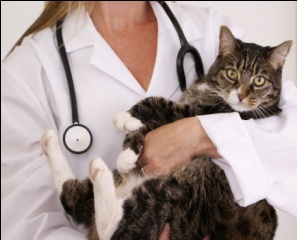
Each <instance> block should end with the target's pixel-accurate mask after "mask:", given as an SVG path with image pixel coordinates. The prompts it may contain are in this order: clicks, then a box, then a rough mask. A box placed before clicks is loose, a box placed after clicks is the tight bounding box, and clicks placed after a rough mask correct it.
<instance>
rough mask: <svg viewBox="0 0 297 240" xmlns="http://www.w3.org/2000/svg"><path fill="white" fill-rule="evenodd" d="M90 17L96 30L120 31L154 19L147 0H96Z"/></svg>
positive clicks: (131, 28) (128, 29)
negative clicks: (114, 0)
mask: <svg viewBox="0 0 297 240" xmlns="http://www.w3.org/2000/svg"><path fill="white" fill-rule="evenodd" d="M91 18H92V20H93V22H94V25H95V26H96V28H97V30H98V31H99V32H100V30H102V29H104V31H108V32H113V33H121V32H127V31H130V30H133V29H134V28H135V27H138V26H141V25H143V24H147V23H149V22H151V21H154V20H155V16H154V12H153V10H152V8H151V5H150V3H149V2H147V1H116V2H113V1H102V2H101V1H96V2H95V4H94V8H93V10H92V12H91Z"/></svg>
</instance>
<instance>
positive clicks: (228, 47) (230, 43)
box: [219, 26, 239, 55]
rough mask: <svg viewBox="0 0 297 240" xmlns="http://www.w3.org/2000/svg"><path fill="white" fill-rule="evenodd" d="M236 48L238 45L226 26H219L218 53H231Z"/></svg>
mask: <svg viewBox="0 0 297 240" xmlns="http://www.w3.org/2000/svg"><path fill="white" fill-rule="evenodd" d="M238 47H239V44H238V42H237V41H236V38H235V37H234V36H233V34H232V32H231V31H230V29H229V28H228V27H226V26H221V31H220V46H219V53H220V54H222V55H226V54H229V53H233V52H234V51H235V50H236V48H238Z"/></svg>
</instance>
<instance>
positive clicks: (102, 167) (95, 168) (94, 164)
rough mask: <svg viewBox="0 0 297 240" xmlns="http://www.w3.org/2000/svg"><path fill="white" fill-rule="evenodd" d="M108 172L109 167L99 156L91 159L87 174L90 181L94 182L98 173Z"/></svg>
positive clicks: (98, 175)
mask: <svg viewBox="0 0 297 240" xmlns="http://www.w3.org/2000/svg"><path fill="white" fill-rule="evenodd" d="M108 172H109V169H108V167H107V165H106V164H105V162H104V161H103V160H102V158H100V157H94V158H93V159H92V160H91V163H90V166H89V176H90V179H91V181H92V182H93V183H94V181H96V179H97V178H98V177H100V175H104V174H107V173H108Z"/></svg>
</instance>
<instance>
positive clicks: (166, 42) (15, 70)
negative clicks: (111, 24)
mask: <svg viewBox="0 0 297 240" xmlns="http://www.w3.org/2000/svg"><path fill="white" fill-rule="evenodd" d="M169 4H170V6H171V8H172V10H173V12H174V13H175V16H176V17H177V19H178V21H179V23H180V24H181V27H182V29H183V30H184V33H185V36H186V38H187V39H188V41H189V42H190V44H192V45H194V46H195V47H196V48H197V49H198V50H199V52H200V54H201V57H202V59H203V64H204V68H205V71H208V69H209V67H210V65H211V63H212V62H213V61H214V59H215V57H216V54H217V50H218V43H219V42H218V40H219V39H218V34H219V27H220V25H223V24H224V25H229V26H230V27H231V29H232V30H233V32H234V34H235V35H236V36H238V37H241V38H242V37H243V35H242V32H241V31H240V30H239V29H238V28H236V27H235V26H233V25H232V23H231V22H230V21H229V20H228V18H227V17H226V16H224V15H223V14H222V13H220V12H218V11H215V10H214V9H198V8H195V7H193V6H187V7H186V6H178V5H176V4H174V3H169ZM152 6H153V9H154V11H155V14H156V16H157V19H158V49H157V51H158V52H157V57H156V64H155V68H154V72H153V76H152V79H151V83H150V86H149V89H148V90H147V92H145V91H144V90H143V89H142V88H141V86H140V85H139V84H138V82H137V81H136V80H135V78H134V77H133V76H132V74H131V73H130V72H129V71H128V70H127V68H126V67H125V66H124V65H123V63H122V62H121V61H120V59H119V58H118V57H117V56H116V54H115V53H114V52H113V51H112V49H111V48H110V47H109V46H108V44H107V43H106V42H105V41H104V39H103V38H102V37H101V36H100V34H99V33H98V32H97V31H96V29H95V27H94V25H93V23H92V21H91V19H90V18H89V16H87V17H83V14H82V13H79V14H78V15H77V12H76V11H75V12H73V13H72V14H71V15H70V16H69V18H67V19H66V20H65V24H64V27H63V35H64V40H65V46H66V49H67V53H68V58H69V62H70V66H71V69H72V74H73V79H74V85H75V89H76V95H77V103H78V111H79V116H80V123H81V124H84V125H86V126H88V127H89V129H90V130H91V131H92V133H93V136H94V142H93V146H92V148H91V149H90V150H89V151H88V152H87V153H84V154H80V155H75V154H72V153H69V152H68V151H67V150H66V149H65V147H64V146H62V148H63V151H64V153H65V155H66V156H67V158H68V159H69V161H70V165H71V167H72V168H73V170H74V172H75V173H76V174H77V176H78V177H79V178H80V179H82V178H85V177H87V174H88V172H87V170H88V163H89V161H90V159H91V158H92V157H93V156H95V155H99V156H101V157H102V158H103V159H104V160H105V161H106V162H107V163H108V165H109V167H110V168H114V167H115V162H116V159H117V156H118V154H119V152H120V150H121V145H122V141H123V139H124V133H122V132H119V131H117V130H116V129H115V128H114V126H113V123H112V119H113V117H114V116H115V115H116V113H118V112H119V111H123V110H128V109H129V108H130V107H131V106H132V105H134V104H135V103H136V102H138V101H139V100H141V99H143V98H145V97H148V96H152V95H158V96H163V97H166V98H170V99H172V100H177V99H179V97H180V96H181V91H180V89H179V85H178V80H177V76H176V68H175V61H176V55H177V52H178V50H179V48H180V42H179V39H178V37H177V34H176V32H175V30H174V27H173V25H172V24H171V23H170V21H169V19H168V17H167V16H166V14H165V13H164V12H163V10H162V9H161V7H160V6H159V5H158V4H157V3H155V2H152ZM185 73H186V76H187V85H188V86H189V84H190V83H191V82H192V81H193V80H194V79H195V71H194V65H193V61H192V59H191V57H189V56H187V57H186V60H185ZM1 87H2V90H1V134H2V135H1V200H2V202H1V209H2V215H1V225H2V227H1V228H2V231H1V232H2V233H1V237H3V239H30V240H31V239H54V240H60V239H61V240H64V239H82V238H83V237H84V236H85V235H84V233H83V231H82V230H81V229H80V230H78V229H79V227H78V226H77V225H76V224H74V223H73V222H72V221H71V219H70V217H69V216H67V214H65V213H64V211H63V208H62V206H61V204H60V201H59V197H58V194H57V192H56V190H55V187H54V185H53V182H52V179H51V176H50V171H49V168H48V166H47V163H46V158H45V156H44V155H43V153H42V151H41V148H40V139H41V136H42V134H43V133H44V132H45V131H46V130H47V129H50V128H52V129H54V130H55V131H56V132H57V133H58V134H59V136H60V138H61V139H62V136H63V132H64V130H65V129H66V128H67V127H68V126H69V125H70V124H71V110H70V109H71V108H70V100H69V94H68V86H67V83H66V78H65V73H64V69H63V67H62V64H61V60H60V56H59V54H58V51H57V44H56V38H55V32H54V30H53V29H50V28H47V29H44V30H42V31H41V32H39V33H38V34H36V35H34V36H30V37H27V38H26V39H25V40H24V41H23V43H22V45H21V46H19V47H17V48H16V49H15V50H14V52H12V53H11V54H10V56H9V57H8V58H7V59H6V60H5V61H4V62H3V63H2V69H1ZM281 107H282V108H283V109H284V111H283V112H282V113H281V114H280V116H276V117H271V118H269V119H264V120H256V121H255V120H249V121H242V120H241V119H240V118H239V116H238V114H237V113H233V114H218V115H211V116H200V117H199V118H200V120H201V122H202V124H203V126H204V128H205V130H206V132H207V133H208V135H209V136H210V138H211V139H212V141H213V142H214V143H215V145H216V146H217V147H218V151H219V153H220V154H221V155H222V156H223V157H224V160H223V159H217V160H214V161H215V162H216V163H217V164H219V165H220V166H221V167H222V168H223V169H224V170H225V172H226V173H227V176H228V179H229V180H230V184H231V186H232V191H233V193H234V196H235V199H236V201H238V203H240V204H241V205H243V206H244V205H248V204H251V203H253V202H255V201H257V200H260V199H262V198H267V199H268V201H269V202H270V203H271V204H273V205H274V206H276V207H278V208H280V209H282V210H284V211H286V212H288V213H289V214H291V215H293V216H294V217H296V218H297V207H296V206H297V205H296V202H297V186H296V184H297V178H296V175H297V174H296V172H297V141H296V136H297V127H296V126H297V125H296V123H297V110H296V109H297V90H296V88H295V87H294V85H293V84H292V83H289V82H286V84H284V90H283V95H282V100H281Z"/></svg>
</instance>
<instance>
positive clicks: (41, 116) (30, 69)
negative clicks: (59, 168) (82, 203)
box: [1, 53, 85, 240]
mask: <svg viewBox="0 0 297 240" xmlns="http://www.w3.org/2000/svg"><path fill="white" fill-rule="evenodd" d="M13 54H14V53H12V54H11V55H13ZM23 56H26V59H24V60H22V61H15V60H16V59H18V58H15V59H14V58H13V57H12V58H10V57H8V60H7V61H6V62H8V63H5V64H1V210H2V211H1V239H5V240H7V239H16V240H19V239H48V240H50V239H52V240H65V239H75V240H79V239H85V238H84V236H85V235H84V234H83V233H82V232H80V231H78V230H75V228H77V226H75V224H74V223H72V222H71V220H70V217H69V216H67V215H66V214H65V212H64V210H63V208H62V205H61V203H60V201H59V196H58V194H57V192H56V190H55V188H54V185H53V183H52V179H51V176H50V171H49V168H48V166H47V162H46V159H45V156H44V154H43V153H42V151H41V147H40V139H41V136H42V134H43V133H44V132H45V130H47V129H49V128H53V129H56V124H55V122H54V120H53V116H52V114H51V112H50V106H49V105H48V103H47V100H46V97H45V96H46V89H42V88H43V87H42V78H43V77H45V76H44V72H43V70H42V67H41V66H40V64H39V63H38V60H37V59H35V58H33V57H30V56H32V53H28V54H26V53H24V55H23ZM23 58H24V57H23ZM32 83H34V84H32ZM37 94H38V95H39V96H37Z"/></svg>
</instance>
